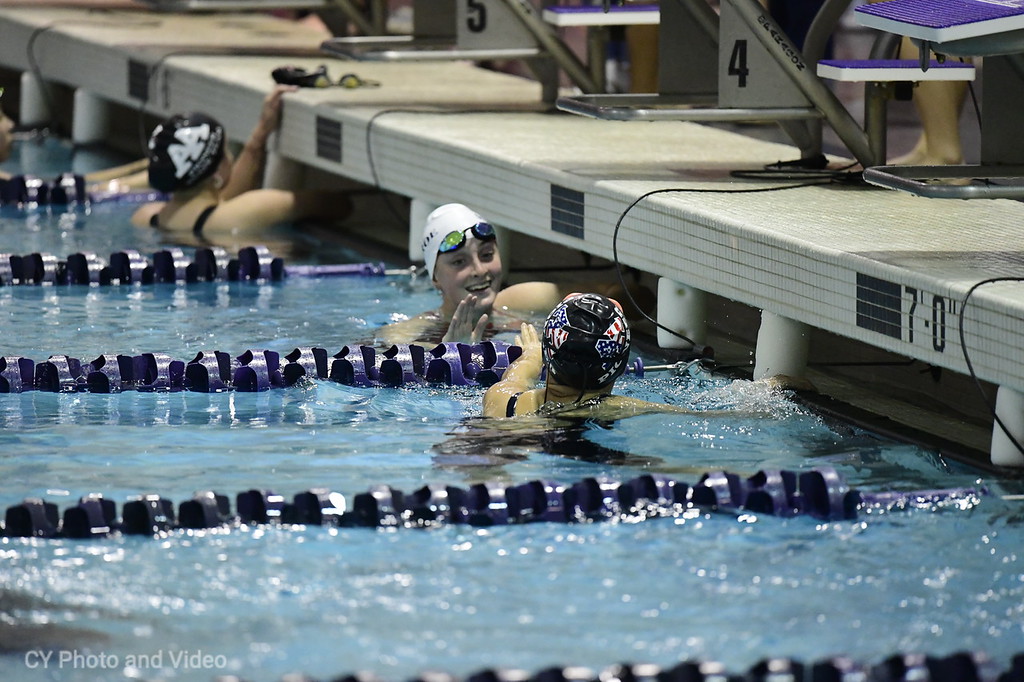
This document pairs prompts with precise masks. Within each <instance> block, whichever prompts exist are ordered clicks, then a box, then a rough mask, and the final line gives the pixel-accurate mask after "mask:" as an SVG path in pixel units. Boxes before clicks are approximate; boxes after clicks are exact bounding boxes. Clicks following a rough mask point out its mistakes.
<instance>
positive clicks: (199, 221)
mask: <svg viewBox="0 0 1024 682" xmlns="http://www.w3.org/2000/svg"><path fill="white" fill-rule="evenodd" d="M216 208H217V204H211V205H209V206H207V207H206V208H204V209H203V212H202V213H200V214H199V217H198V218H196V224H195V225H193V226H192V234H194V235H200V234H202V233H203V227H204V226H205V225H206V221H207V220H209V218H210V214H211V213H213V211H214V209H216Z"/></svg>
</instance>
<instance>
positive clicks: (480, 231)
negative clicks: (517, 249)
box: [437, 223, 497, 253]
mask: <svg viewBox="0 0 1024 682" xmlns="http://www.w3.org/2000/svg"><path fill="white" fill-rule="evenodd" d="M467 232H472V233H473V236H474V237H476V238H477V239H479V240H480V241H484V242H487V241H491V240H493V239H497V235H495V234H494V228H493V227H492V226H491V224H490V223H477V224H476V225H473V226H471V227H467V228H466V229H465V230H456V231H455V232H449V233H448V235H447V236H446V237H445V238H444V239H442V240H441V245H440V246H438V247H437V252H438V253H451V252H452V251H458V250H459V249H461V248H462V247H463V246H464V245H465V243H466V233H467Z"/></svg>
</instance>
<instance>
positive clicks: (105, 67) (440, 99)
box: [0, 2, 1024, 463]
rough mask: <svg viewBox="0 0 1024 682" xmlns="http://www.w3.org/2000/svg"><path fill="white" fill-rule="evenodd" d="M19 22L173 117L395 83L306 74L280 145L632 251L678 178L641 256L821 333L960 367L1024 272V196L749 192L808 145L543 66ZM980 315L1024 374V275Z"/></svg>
mask: <svg viewBox="0 0 1024 682" xmlns="http://www.w3.org/2000/svg"><path fill="white" fill-rule="evenodd" d="M19 4H20V3H19ZM0 32H2V35H3V36H4V40H3V41H2V42H0V66H3V67H6V68H7V69H11V70H14V71H22V72H25V71H29V70H30V60H29V47H30V43H32V50H33V53H34V56H35V59H36V62H37V64H38V68H39V71H40V72H41V74H42V75H43V77H44V78H45V79H46V80H47V81H51V82H54V83H60V84H64V85H67V86H71V87H73V88H80V89H82V90H83V91H86V92H88V93H91V94H92V95H94V96H95V97H97V98H99V99H101V100H106V101H110V102H114V103H117V104H120V105H123V106H126V107H131V108H135V109H143V108H144V109H145V111H146V112H148V113H150V114H153V115H157V116H162V115H165V114H168V113H171V112H177V111H186V110H193V109H202V110H204V111H206V112H208V113H210V114H212V115H213V116H215V117H217V118H218V119H220V120H221V121H222V122H224V123H225V125H226V127H227V130H228V131H229V134H232V135H235V136H239V137H241V136H244V135H245V134H247V133H248V131H249V130H250V129H251V128H252V126H253V124H254V123H255V121H256V116H257V114H258V111H259V105H260V102H261V100H262V98H263V96H264V95H265V93H266V92H267V91H268V90H269V89H270V87H271V86H272V79H271V77H270V71H271V70H272V69H273V68H274V67H276V66H281V65H283V64H294V65H299V66H304V67H307V68H315V67H316V66H318V65H320V64H326V65H327V66H328V69H329V72H330V74H331V75H332V76H333V77H334V78H338V77H339V76H341V75H342V74H344V73H349V72H352V73H356V74H358V75H359V76H360V77H361V78H363V79H371V80H374V81H379V82H380V86H379V87H361V88H356V89H346V88H341V87H333V88H326V89H305V90H301V91H299V92H296V93H293V94H289V95H288V96H287V97H286V100H285V108H284V116H283V124H282V129H281V131H280V134H279V140H278V149H277V151H278V154H279V155H280V157H282V158H283V159H290V160H294V161H297V162H300V163H301V164H305V165H307V166H311V167H314V168H317V169H319V170H320V171H322V172H325V173H327V174H329V175H336V176H342V177H344V178H347V179H350V180H355V181H358V182H361V183H367V184H371V185H378V186H379V187H381V188H382V189H385V190H387V191H390V192H393V193H395V194H399V195H402V196H405V197H409V198H412V199H414V200H415V201H416V202H418V205H420V206H434V205H439V204H442V203H446V202H449V201H460V202H464V203H466V204H469V205H471V206H473V207H474V208H476V209H477V210H479V211H480V212H481V213H482V214H484V215H486V216H488V217H489V218H490V219H491V220H492V221H493V222H495V223H496V224H499V225H501V226H504V227H506V228H508V229H509V230H511V231H512V232H515V233H522V234H525V235H529V236H531V237H535V238H538V239H542V240H545V241H548V242H553V243H557V244H559V245H562V246H564V247H568V248H570V249H573V250H581V251H586V252H589V253H591V254H594V255H597V256H600V257H602V258H611V257H612V256H613V245H612V239H613V232H614V228H615V226H616V223H617V221H618V220H619V219H620V216H621V215H622V214H623V212H624V211H625V210H626V209H627V207H629V206H630V205H631V204H632V203H633V202H635V201H636V200H637V199H639V198H640V197H642V196H644V195H646V194H647V193H650V192H660V193H658V194H655V195H653V196H650V197H647V198H645V199H643V200H642V201H641V202H640V203H639V204H637V205H636V206H635V207H633V208H632V209H631V210H630V211H629V213H628V215H627V216H626V217H625V219H624V220H622V223H621V228H620V230H619V233H618V239H617V248H618V257H619V260H620V261H621V262H622V263H623V264H625V265H628V266H632V267H634V268H636V269H638V270H640V271H641V272H644V273H649V274H650V275H653V276H655V277H663V278H667V279H669V280H672V281H674V282H680V283H684V284H685V285H687V286H689V287H692V288H694V289H696V290H700V291H704V292H708V293H709V294H712V295H714V296H715V297H720V298H721V299H723V300H727V301H735V302H738V303H741V304H743V305H745V306H749V307H751V308H754V309H757V310H763V311H766V312H768V313H771V314H773V317H774V318H776V319H778V320H783V321H792V322H795V323H797V324H796V325H795V326H793V325H790V326H788V327H787V326H785V325H786V324H788V323H785V322H784V329H789V330H793V329H795V330H796V332H797V333H800V330H801V329H802V328H803V327H802V325H806V327H807V329H808V331H807V332H806V333H807V334H810V331H809V330H812V329H813V330H820V332H822V333H824V334H827V335H828V336H827V337H825V336H815V337H814V339H815V343H817V342H818V341H817V340H818V339H819V338H832V339H843V340H852V341H854V342H858V343H861V344H865V345H866V346H867V347H870V348H874V349H880V350H882V351H885V352H888V353H894V354H897V355H898V356H901V357H908V358H914V359H916V360H919V361H921V362H923V363H927V365H929V366H931V367H933V368H943V369H946V370H951V371H952V372H953V373H954V374H955V375H959V376H960V377H961V378H962V377H963V376H964V375H967V374H968V366H967V362H966V361H965V357H964V353H963V351H962V348H961V343H960V329H959V319H958V317H959V315H960V313H961V308H962V305H963V300H964V297H965V295H966V294H967V292H968V290H969V289H970V288H971V286H972V285H974V284H975V283H977V282H980V281H982V280H985V279H988V278H992V277H1024V248H1022V246H1021V237H1020V233H1019V230H1020V229H1021V225H1022V224H1024V205H1021V203H1019V202H1016V201H1011V200H1004V199H994V200H972V201H951V200H941V199H925V198H919V197H914V196H910V195H907V194H903V193H898V192H895V191H891V190H883V189H878V188H868V187H866V186H863V185H838V184H834V185H828V186H815V187H802V188H794V189H784V190H781V191H769V192H757V193H730V192H734V191H735V190H740V189H768V188H771V187H780V186H785V185H790V184H793V183H790V182H784V181H783V182H779V181H768V180H737V179H734V178H732V177H730V175H729V173H730V171H732V170H737V169H759V168H761V167H762V166H763V165H764V164H769V163H774V162H776V161H779V160H790V159H794V158H796V157H797V156H798V155H799V154H798V153H797V151H796V149H795V148H793V147H790V146H788V145H783V144H776V143H772V142H765V141H760V140H756V139H752V138H750V137H748V136H745V135H740V134H737V133H733V132H728V131H725V130H721V129H715V128H712V127H708V126H703V125H699V124H696V123H685V122H633V123H629V122H614V121H597V120H591V119H584V118H579V117H575V116H572V115H569V114H564V113H555V112H552V111H551V110H550V108H549V107H544V106H543V105H542V103H541V90H540V86H539V85H537V84H536V83H534V82H532V81H530V80H526V79H523V78H518V77H515V76H510V75H507V74H502V73H497V72H492V71H487V70H484V69H480V68H477V67H474V66H473V65H471V64H468V63H463V62H439V63H438V62H435V63H423V62H404V63H381V62H346V61H341V60H339V59H337V58H335V57H332V56H329V55H326V54H323V55H321V54H318V52H317V46H318V44H319V43H318V40H317V38H316V35H315V34H313V33H310V32H308V31H307V30H306V29H304V28H302V27H301V26H299V25H297V24H290V23H287V22H281V21H278V20H274V19H272V18H270V17H265V16H262V15H221V14H206V15H188V16H186V15H173V14H159V13H153V12H148V11H136V10H119V9H114V10H109V11H103V12H93V11H89V10H82V9H75V8H54V7H48V6H43V7H39V6H34V7H31V8H29V7H23V6H20V7H12V6H9V5H7V4H6V3H4V2H0ZM268 44H272V46H273V48H272V49H273V54H270V55H267V54H265V53H266V52H267V51H269V50H270V49H271V48H269V47H267V46H268ZM261 51H262V52H264V54H263V55H260V54H259V53H260V52H261ZM143 99H145V101H143ZM665 190H678V191H670V192H666V191H665ZM556 209H557V210H556ZM754 322H755V324H756V318H755V320H754ZM709 323H711V324H714V323H715V320H714V319H711V320H709ZM965 327H966V329H965V339H966V344H967V346H968V349H969V353H970V362H971V364H972V365H973V368H974V370H975V372H976V374H977V376H978V377H979V378H980V379H982V380H984V381H986V382H991V384H994V385H997V386H1000V387H1003V388H1004V389H1007V391H1006V392H1007V394H1009V395H1015V394H1016V393H1024V362H1022V361H1021V360H1022V349H1024V286H1022V285H1021V284H1019V283H1014V282H1002V283H996V284H990V285H987V286H983V287H981V288H979V289H978V290H977V291H976V292H975V293H974V294H973V295H972V296H971V298H970V302H969V304H968V306H967V309H966V313H965ZM815 334H818V331H815ZM823 343H827V341H823ZM837 348H838V346H837ZM821 350H822V349H821V348H820V347H819V348H818V349H817V351H819V352H820V351H821ZM826 350H828V349H826ZM762 352H764V353H768V351H765V350H763V349H762V348H761V347H760V346H759V349H758V353H762ZM814 353H815V349H814V348H812V355H814ZM963 399H964V401H965V402H968V401H976V400H977V399H976V398H975V397H974V396H971V397H970V398H967V397H964V398H963ZM954 401H955V399H954ZM989 421H991V420H989ZM945 426H948V424H943V425H940V424H938V423H936V424H935V429H936V430H939V429H941V428H944V427H945ZM1022 463H1024V457H1022Z"/></svg>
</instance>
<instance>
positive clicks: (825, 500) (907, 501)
mask: <svg viewBox="0 0 1024 682" xmlns="http://www.w3.org/2000/svg"><path fill="white" fill-rule="evenodd" d="M985 494H987V491H986V490H985V489H983V488H952V489H946V490H929V491H923V492H913V491H912V492H880V493H872V492H868V491H861V490H853V489H851V488H850V487H849V486H848V485H847V484H846V483H845V482H844V481H843V479H842V476H840V474H839V473H838V472H837V471H836V470H835V469H832V468H830V467H819V468H816V469H812V470H809V471H804V472H791V471H759V472H757V473H756V474H754V475H752V476H749V477H747V478H743V477H740V476H739V475H737V474H732V473H729V472H725V471H712V472H708V473H706V474H704V475H703V476H702V477H701V478H700V480H699V481H698V482H697V483H696V484H694V485H690V484H687V483H683V482H681V481H676V480H675V479H673V478H670V477H668V476H664V475H660V474H643V475H641V476H637V477H636V478H632V479H629V480H627V481H616V480H612V479H605V478H584V479H582V480H580V481H577V482H575V483H572V484H565V483H559V482H556V481H548V480H532V481H527V482H525V483H520V484H518V485H506V484H503V483H497V482H481V483H475V484H473V485H471V486H469V487H468V488H462V487H458V486H452V485H426V486H423V487H421V488H419V489H417V490H415V491H413V492H412V493H409V494H406V493H404V492H402V491H401V490H398V489H396V488H393V487H391V486H388V485H376V486H372V487H370V489H368V490H367V491H365V492H362V493H357V494H355V495H353V496H351V497H349V496H346V495H343V494H341V493H338V492H335V491H332V490H330V489H328V488H314V489H311V490H306V491H304V492H301V493H299V494H297V495H295V496H294V497H293V498H292V499H291V501H288V500H287V499H285V497H284V496H283V495H280V494H279V493H276V492H274V491H271V490H264V489H252V490H246V491H243V492H240V493H238V494H237V495H236V496H235V498H234V511H232V507H231V500H230V499H229V498H228V496H227V495H224V494H221V493H217V492H215V491H212V490H204V491H201V492H197V493H196V494H195V495H194V496H193V497H192V498H191V499H189V500H185V501H184V502H181V503H180V504H179V505H178V506H177V514H175V506H174V505H173V504H172V503H171V502H170V501H169V500H167V499H165V498H163V497H161V496H160V495H156V494H146V495H140V496H137V497H133V498H130V499H129V500H128V501H127V502H126V503H125V504H124V505H123V507H122V511H121V516H120V518H118V516H117V509H116V505H115V503H114V502H113V501H112V500H110V499H107V498H105V497H103V496H102V495H100V494H90V495H87V496H85V497H83V498H81V499H80V500H79V501H78V503H77V504H76V505H74V506H72V507H68V508H67V509H65V510H64V513H63V515H61V514H60V513H59V512H58V509H57V507H56V505H55V504H53V503H52V502H48V501H45V500H42V499H40V498H27V499H25V500H24V501H23V502H21V504H17V505H14V506H11V507H8V508H7V512H6V515H5V517H4V526H3V533H4V534H5V535H7V536H9V537H43V538H49V537H66V538H76V539H85V538H98V537H105V536H107V535H110V534H112V533H115V532H120V533H123V534H126V535H155V534H158V533H162V532H165V531H171V530H174V529H179V528H180V529H204V528H227V527H232V526H236V525H240V524H245V525H254V524H255V525H261V524H286V525H295V524H301V525H333V526H346V527H364V528H428V527H434V526H443V525H453V524H454V525H471V526H506V525H515V524H524V523H538V522H548V523H586V522H593V521H609V520H616V519H618V520H629V521H637V520H645V519H650V518H661V517H674V516H679V515H681V514H684V513H687V511H688V510H691V509H696V510H700V511H708V512H722V513H732V514H739V513H745V512H754V513H758V514H765V515H772V516H782V517H793V516H811V517H813V518H816V519H823V520H830V521H837V520H844V519H855V518H857V517H858V515H859V513H860V512H861V511H874V510H878V511H883V510H885V511H888V510H902V509H906V508H908V507H919V508H933V507H935V506H936V505H940V504H942V503H943V502H964V501H966V502H969V503H971V504H972V505H973V504H976V503H977V501H978V500H979V499H980V498H981V496H983V495H985ZM768 500H770V502H768Z"/></svg>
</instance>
